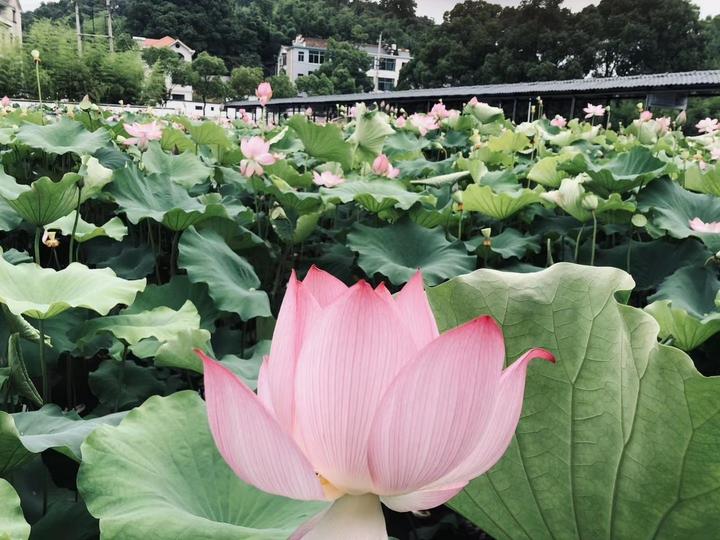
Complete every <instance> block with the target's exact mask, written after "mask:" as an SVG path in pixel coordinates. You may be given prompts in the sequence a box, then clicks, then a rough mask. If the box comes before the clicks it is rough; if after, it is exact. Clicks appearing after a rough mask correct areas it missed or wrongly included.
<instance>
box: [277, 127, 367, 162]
mask: <svg viewBox="0 0 720 540" xmlns="http://www.w3.org/2000/svg"><path fill="white" fill-rule="evenodd" d="M287 124H288V125H289V126H290V127H291V128H292V129H294V130H295V133H297V135H298V137H300V140H301V141H302V143H303V146H304V147H305V151H306V152H307V153H308V154H310V155H311V156H312V157H314V158H317V159H321V160H322V161H334V162H337V163H339V164H340V165H341V166H342V168H343V170H344V171H349V170H350V169H351V168H352V160H353V147H352V145H351V144H350V143H348V142H346V141H345V139H343V133H342V130H341V129H340V128H339V127H337V126H336V125H334V124H326V125H324V126H319V125H317V124H314V123H313V122H310V121H309V120H308V119H307V118H306V117H305V115H302V114H296V115H295V116H293V117H292V118H291V119H290V120H288V123H287Z"/></svg>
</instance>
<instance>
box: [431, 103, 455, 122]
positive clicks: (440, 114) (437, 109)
mask: <svg viewBox="0 0 720 540" xmlns="http://www.w3.org/2000/svg"><path fill="white" fill-rule="evenodd" d="M430 115H431V116H434V117H435V118H436V119H437V120H442V119H444V118H447V117H448V116H450V112H449V111H448V110H447V107H445V104H444V103H443V102H442V101H440V102H438V103H436V104H435V105H433V108H432V109H430Z"/></svg>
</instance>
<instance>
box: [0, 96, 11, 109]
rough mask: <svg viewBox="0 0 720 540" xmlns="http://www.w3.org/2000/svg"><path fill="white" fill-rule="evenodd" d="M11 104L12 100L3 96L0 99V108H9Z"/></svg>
mask: <svg viewBox="0 0 720 540" xmlns="http://www.w3.org/2000/svg"><path fill="white" fill-rule="evenodd" d="M11 103H12V100H11V99H10V98H9V97H7V96H4V97H3V98H2V99H0V106H3V107H9V106H10V104H11Z"/></svg>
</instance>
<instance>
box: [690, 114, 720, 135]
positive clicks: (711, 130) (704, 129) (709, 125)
mask: <svg viewBox="0 0 720 540" xmlns="http://www.w3.org/2000/svg"><path fill="white" fill-rule="evenodd" d="M695 127H696V128H697V130H698V131H699V132H700V133H707V134H709V135H714V134H715V133H717V132H718V130H720V126H718V120H717V118H705V120H700V121H699V122H698V123H697V124H696V125H695Z"/></svg>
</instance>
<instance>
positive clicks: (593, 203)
mask: <svg viewBox="0 0 720 540" xmlns="http://www.w3.org/2000/svg"><path fill="white" fill-rule="evenodd" d="M598 204H600V201H599V199H598V198H597V195H593V194H592V193H591V194H590V195H586V196H585V197H584V198H583V200H582V207H583V208H584V209H585V210H590V211H591V212H594V211H595V210H597V207H598Z"/></svg>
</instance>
